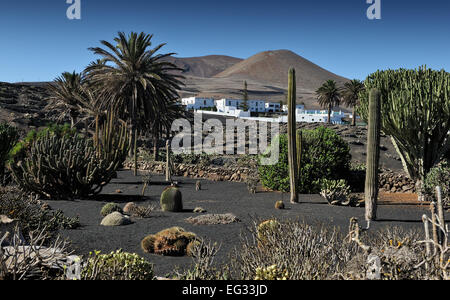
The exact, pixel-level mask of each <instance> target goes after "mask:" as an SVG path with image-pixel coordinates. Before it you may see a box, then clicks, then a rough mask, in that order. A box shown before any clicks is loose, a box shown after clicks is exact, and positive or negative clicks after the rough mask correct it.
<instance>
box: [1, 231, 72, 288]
mask: <svg viewBox="0 0 450 300" xmlns="http://www.w3.org/2000/svg"><path fill="white" fill-rule="evenodd" d="M0 237H1V238H0V245H2V244H3V241H4V240H6V239H9V240H10V243H9V244H10V246H7V247H0V280H1V279H4V280H36V279H38V280H49V279H50V280H51V279H63V278H64V271H65V267H66V266H67V265H68V264H69V263H70V259H71V257H70V253H68V251H67V242H66V241H63V240H61V239H60V238H59V237H58V238H56V240H55V241H54V242H53V243H52V244H51V245H50V246H49V247H44V244H45V243H46V242H47V241H48V239H49V236H48V233H47V232H46V231H45V230H35V231H31V232H29V233H28V238H27V241H28V243H24V242H23V240H22V239H21V234H20V231H19V229H18V227H16V228H15V231H14V232H13V233H9V232H7V233H1V232H0Z"/></svg>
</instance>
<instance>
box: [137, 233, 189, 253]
mask: <svg viewBox="0 0 450 300" xmlns="http://www.w3.org/2000/svg"><path fill="white" fill-rule="evenodd" d="M196 240H197V236H196V235H195V234H194V233H192V232H187V231H185V230H184V229H183V228H181V227H171V228H168V229H164V230H162V231H160V232H158V233H156V234H154V235H148V236H146V237H145V238H144V239H143V240H142V241H141V247H142V250H143V251H144V252H146V253H155V254H159V255H164V256H183V255H186V254H188V246H189V245H190V244H191V243H192V242H194V241H196ZM193 246H194V244H192V245H190V246H189V249H192V247H193Z"/></svg>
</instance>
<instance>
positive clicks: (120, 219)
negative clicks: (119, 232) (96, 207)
mask: <svg viewBox="0 0 450 300" xmlns="http://www.w3.org/2000/svg"><path fill="white" fill-rule="evenodd" d="M128 224H131V220H130V217H128V216H125V215H123V214H121V213H120V212H118V211H115V212H112V213H110V214H109V215H107V216H106V217H104V218H103V220H102V222H101V223H100V225H103V226H122V225H128Z"/></svg>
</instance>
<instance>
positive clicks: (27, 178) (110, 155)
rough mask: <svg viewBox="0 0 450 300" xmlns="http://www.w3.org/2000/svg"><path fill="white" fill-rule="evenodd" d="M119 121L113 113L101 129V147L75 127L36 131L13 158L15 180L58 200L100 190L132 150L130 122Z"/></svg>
mask: <svg viewBox="0 0 450 300" xmlns="http://www.w3.org/2000/svg"><path fill="white" fill-rule="evenodd" d="M117 125H118V123H117V121H116V120H115V119H114V118H113V117H112V115H110V118H109V119H108V120H107V122H106V123H105V125H104V127H102V130H101V131H102V134H101V141H100V145H99V146H98V147H99V148H100V149H99V148H98V147H95V146H94V143H93V141H92V140H91V139H86V138H83V137H81V136H80V135H79V134H78V133H77V132H76V130H74V129H73V130H70V131H63V132H62V133H58V132H52V131H43V133H37V134H35V135H34V137H33V138H30V140H29V141H28V142H27V143H26V144H23V149H22V150H21V151H20V152H18V153H17V154H16V155H15V156H13V157H12V158H11V161H10V163H9V168H10V169H11V171H12V175H13V178H14V180H15V181H16V183H17V184H18V185H19V186H20V187H21V188H22V189H23V190H26V191H28V192H33V193H36V194H38V195H41V196H42V197H45V198H50V199H55V200H59V199H77V198H87V197H91V196H94V195H96V194H98V193H100V191H101V190H102V188H103V186H105V185H106V184H107V183H108V182H109V181H110V180H111V179H112V178H113V177H114V176H115V175H116V171H117V170H118V169H119V168H120V167H121V166H122V164H123V161H124V160H125V158H126V155H127V152H128V148H129V143H128V136H127V135H128V131H127V130H126V126H125V125H124V124H122V126H119V128H118V126H117ZM113 132H114V133H113Z"/></svg>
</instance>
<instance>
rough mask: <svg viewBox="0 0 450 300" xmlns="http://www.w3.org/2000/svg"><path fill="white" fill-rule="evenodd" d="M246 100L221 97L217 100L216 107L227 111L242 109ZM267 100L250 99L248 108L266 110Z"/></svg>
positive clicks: (250, 109) (254, 110)
mask: <svg viewBox="0 0 450 300" xmlns="http://www.w3.org/2000/svg"><path fill="white" fill-rule="evenodd" d="M243 103H244V100H236V99H220V100H216V108H217V111H218V112H226V111H229V110H235V109H242V105H243ZM265 104H266V103H265V101H264V100H248V101H247V105H248V110H249V111H250V112H265V110H266V107H265Z"/></svg>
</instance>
